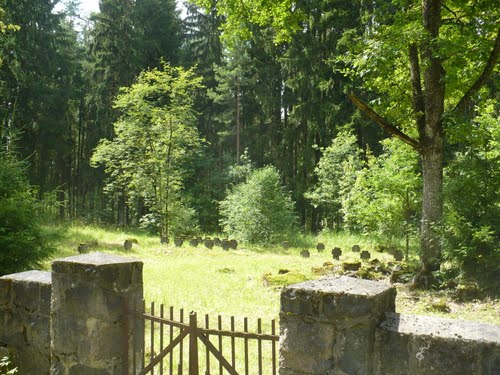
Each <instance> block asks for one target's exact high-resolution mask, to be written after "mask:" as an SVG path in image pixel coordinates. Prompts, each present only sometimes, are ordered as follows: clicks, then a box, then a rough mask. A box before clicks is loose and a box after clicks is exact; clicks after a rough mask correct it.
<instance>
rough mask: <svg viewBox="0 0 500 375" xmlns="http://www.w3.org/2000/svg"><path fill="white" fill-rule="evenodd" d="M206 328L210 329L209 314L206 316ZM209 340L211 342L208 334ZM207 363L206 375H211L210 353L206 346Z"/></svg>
mask: <svg viewBox="0 0 500 375" xmlns="http://www.w3.org/2000/svg"><path fill="white" fill-rule="evenodd" d="M205 328H206V329H208V328H210V317H209V315H208V314H205ZM206 336H207V340H210V337H209V336H208V333H207V334H206ZM205 355H206V358H205V361H206V369H205V374H207V375H209V374H210V351H209V350H208V348H207V346H206V345H205Z"/></svg>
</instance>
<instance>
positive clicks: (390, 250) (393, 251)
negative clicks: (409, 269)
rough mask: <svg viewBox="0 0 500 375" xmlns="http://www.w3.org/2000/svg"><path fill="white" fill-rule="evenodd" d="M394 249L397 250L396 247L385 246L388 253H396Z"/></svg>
mask: <svg viewBox="0 0 500 375" xmlns="http://www.w3.org/2000/svg"><path fill="white" fill-rule="evenodd" d="M396 251H397V250H396V248H395V247H394V246H389V247H388V248H387V252H388V253H389V254H391V255H392V256H394V254H396Z"/></svg>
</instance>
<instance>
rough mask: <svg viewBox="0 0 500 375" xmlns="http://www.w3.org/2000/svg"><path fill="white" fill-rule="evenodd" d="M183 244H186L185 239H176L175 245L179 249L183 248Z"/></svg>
mask: <svg viewBox="0 0 500 375" xmlns="http://www.w3.org/2000/svg"><path fill="white" fill-rule="evenodd" d="M183 243H184V239H182V238H180V237H176V238H175V239H174V244H175V246H177V247H181V246H182V244H183Z"/></svg>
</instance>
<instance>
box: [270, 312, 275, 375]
mask: <svg viewBox="0 0 500 375" xmlns="http://www.w3.org/2000/svg"><path fill="white" fill-rule="evenodd" d="M271 334H272V335H273V336H274V335H276V321H275V320H274V319H273V320H271ZM271 345H272V366H273V375H276V341H271Z"/></svg>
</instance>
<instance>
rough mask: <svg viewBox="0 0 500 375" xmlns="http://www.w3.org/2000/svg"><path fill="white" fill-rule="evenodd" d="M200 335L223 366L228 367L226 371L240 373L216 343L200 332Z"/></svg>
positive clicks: (232, 373)
mask: <svg viewBox="0 0 500 375" xmlns="http://www.w3.org/2000/svg"><path fill="white" fill-rule="evenodd" d="M198 337H199V339H200V340H201V342H203V343H204V344H205V345H206V347H207V348H208V349H209V350H210V352H212V354H213V355H214V357H215V358H217V360H218V361H219V363H220V364H221V366H223V367H224V368H225V369H226V371H227V372H229V374H230V375H238V373H237V372H236V370H235V369H234V368H232V367H231V365H230V364H229V362H228V361H226V359H225V358H224V356H223V355H222V353H220V352H219V351H217V349H216V348H215V346H214V344H212V343H211V342H210V341H209V340H208V339H207V337H206V336H205V335H203V334H199V335H198Z"/></svg>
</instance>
